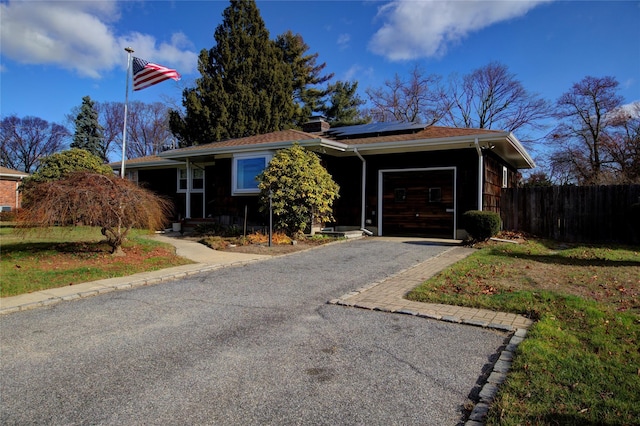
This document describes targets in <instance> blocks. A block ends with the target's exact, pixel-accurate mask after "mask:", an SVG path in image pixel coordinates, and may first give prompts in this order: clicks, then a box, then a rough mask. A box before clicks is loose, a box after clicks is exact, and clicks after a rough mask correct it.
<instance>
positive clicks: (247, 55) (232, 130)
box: [170, 0, 295, 146]
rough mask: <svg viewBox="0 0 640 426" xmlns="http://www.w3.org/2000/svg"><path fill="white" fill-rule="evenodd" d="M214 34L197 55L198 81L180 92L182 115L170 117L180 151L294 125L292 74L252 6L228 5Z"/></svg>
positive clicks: (237, 1)
mask: <svg viewBox="0 0 640 426" xmlns="http://www.w3.org/2000/svg"><path fill="white" fill-rule="evenodd" d="M230 3H231V4H230V5H229V7H227V8H226V9H225V11H224V12H223V21H222V23H221V24H220V25H219V26H218V27H217V28H216V31H215V34H214V39H215V41H216V45H215V46H214V47H212V48H211V49H210V50H204V49H203V50H202V51H201V52H200V57H199V60H198V69H199V71H200V73H201V75H202V77H200V78H199V79H197V80H196V85H195V87H193V88H188V89H186V90H185V91H184V92H183V105H184V107H185V114H184V116H181V115H180V114H179V113H178V112H177V111H172V112H171V115H170V125H171V130H172V131H173V133H174V134H175V135H176V136H177V137H178V139H179V140H180V142H181V145H183V146H185V145H198V144H203V143H209V142H215V141H220V140H224V139H228V138H238V137H244V136H251V135H256V134H260V133H268V132H272V131H276V130H282V129H286V128H289V127H292V125H293V116H294V113H295V104H294V100H293V96H292V93H293V71H292V69H291V67H290V66H288V65H287V64H286V63H285V61H284V60H283V55H282V52H281V51H280V50H279V49H278V48H277V47H276V45H275V43H274V42H273V41H272V40H270V39H269V31H268V30H267V28H266V26H265V24H264V21H263V20H262V17H261V16H260V12H259V10H258V8H257V6H256V4H255V1H254V0H231V2H230Z"/></svg>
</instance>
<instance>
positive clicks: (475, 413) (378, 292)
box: [328, 247, 533, 426]
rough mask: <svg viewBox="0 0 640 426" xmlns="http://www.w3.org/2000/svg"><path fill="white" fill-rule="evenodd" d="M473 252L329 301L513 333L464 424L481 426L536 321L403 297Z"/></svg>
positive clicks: (458, 250)
mask: <svg viewBox="0 0 640 426" xmlns="http://www.w3.org/2000/svg"><path fill="white" fill-rule="evenodd" d="M471 253H473V249H470V248H466V247H453V248H450V249H448V250H445V251H444V252H442V253H441V254H439V255H438V256H435V257H433V258H430V259H427V260H425V261H424V262H421V263H419V264H417V265H415V266H412V267H410V268H408V269H405V270H402V271H400V272H399V273H397V274H395V275H393V276H391V277H388V278H386V279H384V280H382V281H378V282H374V283H371V284H369V285H366V286H364V287H360V288H358V289H356V290H354V291H352V292H350V293H347V294H345V295H343V296H341V297H339V298H337V299H333V300H330V301H329V302H328V303H329V304H333V305H342V306H349V307H354V308H361V309H370V310H374V311H382V312H390V313H398V314H404V315H414V316H417V317H422V318H429V319H435V320H439V321H447V322H453V323H457V324H465V325H471V326H476V327H483V328H490V329H494V330H498V331H504V332H509V333H511V335H510V337H509V343H507V345H506V346H505V348H504V349H503V350H502V351H501V353H500V357H499V358H498V360H497V361H496V363H495V364H494V366H493V370H492V372H491V374H490V375H489V377H488V378H487V381H486V383H485V384H484V385H483V386H482V389H481V390H480V393H479V400H478V402H477V403H476V405H475V406H474V408H473V410H472V411H471V414H470V415H469V418H468V420H467V422H466V423H465V426H479V425H483V424H484V419H485V418H486V416H487V413H488V411H489V406H490V405H491V403H492V402H493V400H494V398H495V396H496V394H497V392H498V388H499V386H500V385H501V384H502V383H503V382H504V380H505V378H506V375H507V372H508V371H509V369H510V368H511V362H512V360H513V355H514V353H515V351H516V349H517V347H518V344H520V342H522V341H523V340H524V337H525V336H526V334H527V330H528V329H529V327H530V326H531V325H533V321H532V320H530V319H528V318H525V317H523V316H522V315H516V314H510V313H505V312H496V311H490V310H487V309H475V308H465V307H459V306H450V305H442V304H436V303H422V302H414V301H411V300H407V299H405V298H404V296H405V295H406V294H407V293H408V292H409V291H410V290H412V289H413V288H415V287H417V286H418V285H420V284H422V283H423V282H424V281H426V280H428V279H429V278H431V277H433V276H434V275H435V274H437V273H438V272H440V271H442V270H443V269H444V268H446V267H448V266H449V265H452V264H454V263H455V262H457V261H459V260H462V259H464V258H465V257H467V256H469V255H470V254H471Z"/></svg>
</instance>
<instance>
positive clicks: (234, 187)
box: [231, 151, 273, 195]
mask: <svg viewBox="0 0 640 426" xmlns="http://www.w3.org/2000/svg"><path fill="white" fill-rule="evenodd" d="M251 158H264V160H265V162H264V164H265V167H266V166H267V165H268V164H269V161H271V158H273V153H272V152H270V151H261V152H252V153H250V154H234V156H233V159H232V160H231V161H232V166H231V195H256V194H259V193H260V190H259V189H257V188H248V189H244V188H238V160H246V159H251Z"/></svg>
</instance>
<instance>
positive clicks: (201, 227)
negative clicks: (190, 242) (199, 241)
mask: <svg viewBox="0 0 640 426" xmlns="http://www.w3.org/2000/svg"><path fill="white" fill-rule="evenodd" d="M221 231H222V225H220V224H219V223H216V222H206V223H199V224H197V225H196V226H194V228H193V233H194V234H195V235H201V236H212V235H220V233H221Z"/></svg>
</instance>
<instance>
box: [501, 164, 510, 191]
mask: <svg viewBox="0 0 640 426" xmlns="http://www.w3.org/2000/svg"><path fill="white" fill-rule="evenodd" d="M508 186H509V171H508V170H507V166H502V187H503V188H507V187H508Z"/></svg>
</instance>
